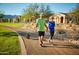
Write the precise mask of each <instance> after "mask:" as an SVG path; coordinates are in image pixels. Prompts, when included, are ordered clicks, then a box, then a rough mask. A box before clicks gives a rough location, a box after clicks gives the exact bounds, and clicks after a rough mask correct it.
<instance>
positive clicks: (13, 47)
mask: <svg viewBox="0 0 79 59" xmlns="http://www.w3.org/2000/svg"><path fill="white" fill-rule="evenodd" d="M0 54H1V55H18V54H20V44H19V40H18V36H17V34H16V33H15V32H13V31H12V30H9V29H5V28H1V27H0Z"/></svg>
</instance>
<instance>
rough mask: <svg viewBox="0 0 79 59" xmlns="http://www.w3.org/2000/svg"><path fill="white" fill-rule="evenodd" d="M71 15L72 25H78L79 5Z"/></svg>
mask: <svg viewBox="0 0 79 59" xmlns="http://www.w3.org/2000/svg"><path fill="white" fill-rule="evenodd" d="M71 14H72V17H73V23H75V24H79V3H78V4H77V5H76V7H75V8H74V9H73V10H72V11H71Z"/></svg>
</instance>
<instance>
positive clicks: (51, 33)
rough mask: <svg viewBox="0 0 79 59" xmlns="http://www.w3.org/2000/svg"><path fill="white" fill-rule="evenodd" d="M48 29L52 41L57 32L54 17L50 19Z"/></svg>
mask: <svg viewBox="0 0 79 59" xmlns="http://www.w3.org/2000/svg"><path fill="white" fill-rule="evenodd" d="M48 28H49V32H50V39H52V38H53V36H54V32H55V21H54V17H53V16H50V17H49V22H48ZM49 42H50V40H49Z"/></svg>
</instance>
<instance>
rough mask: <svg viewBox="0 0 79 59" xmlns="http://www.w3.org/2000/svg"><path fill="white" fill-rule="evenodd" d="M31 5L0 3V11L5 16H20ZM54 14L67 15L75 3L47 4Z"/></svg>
mask: <svg viewBox="0 0 79 59" xmlns="http://www.w3.org/2000/svg"><path fill="white" fill-rule="evenodd" d="M30 4H31V3H0V10H2V11H4V13H5V14H6V15H21V14H22V12H23V9H25V8H27V7H28V6H29V5H30ZM45 5H49V6H50V9H51V11H52V12H54V13H59V12H62V13H67V12H69V11H71V10H72V9H73V8H75V6H76V3H47V4H45Z"/></svg>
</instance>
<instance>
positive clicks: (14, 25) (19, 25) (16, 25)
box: [0, 23, 24, 28]
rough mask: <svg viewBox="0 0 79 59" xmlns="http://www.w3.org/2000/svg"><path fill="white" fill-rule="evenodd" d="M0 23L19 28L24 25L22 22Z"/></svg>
mask: <svg viewBox="0 0 79 59" xmlns="http://www.w3.org/2000/svg"><path fill="white" fill-rule="evenodd" d="M0 25H2V26H13V27H17V28H21V27H23V26H24V24H23V23H0Z"/></svg>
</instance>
